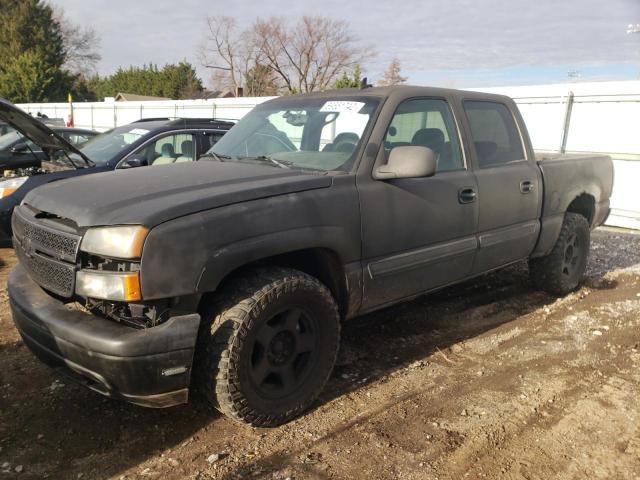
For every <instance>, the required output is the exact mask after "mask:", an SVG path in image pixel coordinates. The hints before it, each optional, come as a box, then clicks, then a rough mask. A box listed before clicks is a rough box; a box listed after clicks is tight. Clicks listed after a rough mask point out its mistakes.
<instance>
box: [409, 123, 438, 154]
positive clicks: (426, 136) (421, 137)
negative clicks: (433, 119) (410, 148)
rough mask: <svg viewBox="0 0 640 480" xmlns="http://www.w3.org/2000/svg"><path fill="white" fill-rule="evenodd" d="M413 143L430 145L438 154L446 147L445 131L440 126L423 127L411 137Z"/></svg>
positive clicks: (424, 145)
mask: <svg viewBox="0 0 640 480" xmlns="http://www.w3.org/2000/svg"><path fill="white" fill-rule="evenodd" d="M411 145H418V146H422V147H429V148H430V149H431V150H433V152H434V153H435V154H436V156H437V155H440V153H442V149H443V148H444V133H442V130H440V129H439V128H421V129H420V130H418V131H417V132H416V133H415V134H414V135H413V138H412V139H411Z"/></svg>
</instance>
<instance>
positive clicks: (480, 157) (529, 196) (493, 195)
mask: <svg viewBox="0 0 640 480" xmlns="http://www.w3.org/2000/svg"><path fill="white" fill-rule="evenodd" d="M463 109H464V112H465V115H466V119H467V123H468V127H469V132H470V135H471V139H472V142H471V144H472V145H471V146H472V151H474V157H475V158H474V161H475V176H476V181H477V185H478V203H479V216H478V240H479V251H478V254H477V255H476V261H475V264H474V268H473V273H480V272H484V271H487V270H491V269H494V268H497V267H500V266H502V265H506V264H508V263H511V262H513V261H516V260H519V259H522V258H525V257H527V256H528V255H529V254H530V253H531V251H532V250H533V248H534V246H535V244H536V241H537V239H538V233H539V231H540V222H539V218H540V206H541V205H540V203H541V200H540V199H541V178H540V177H541V175H540V169H539V168H538V166H537V165H536V163H535V160H534V159H532V158H527V151H526V149H525V144H524V140H523V138H522V135H521V132H520V129H519V128H518V124H517V123H516V120H515V117H514V112H512V111H511V110H510V108H509V107H508V106H507V104H503V103H499V102H493V101H484V100H483V101H478V100H466V101H464V102H463Z"/></svg>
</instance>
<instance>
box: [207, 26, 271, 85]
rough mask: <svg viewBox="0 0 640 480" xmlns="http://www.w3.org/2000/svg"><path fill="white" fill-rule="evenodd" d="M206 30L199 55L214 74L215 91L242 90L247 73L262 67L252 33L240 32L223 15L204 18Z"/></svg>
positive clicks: (248, 31) (212, 78) (247, 31)
mask: <svg viewBox="0 0 640 480" xmlns="http://www.w3.org/2000/svg"><path fill="white" fill-rule="evenodd" d="M207 29H208V33H207V38H206V40H205V42H204V43H203V44H202V45H201V46H200V48H199V52H198V54H199V57H200V63H201V64H202V65H203V66H204V67H206V68H210V69H212V70H213V74H212V76H211V80H212V82H213V84H214V86H215V87H216V88H219V89H220V90H224V89H231V90H234V89H235V88H237V87H242V86H243V81H244V79H245V78H246V77H247V75H248V74H249V72H251V71H252V70H253V69H254V68H255V67H256V65H260V64H261V62H260V58H261V53H260V51H259V50H258V49H257V48H256V42H255V40H254V37H253V34H252V31H251V30H244V31H240V30H239V29H238V23H237V21H236V19H235V18H233V17H227V16H224V15H214V16H210V17H207ZM246 93H247V94H249V95H261V93H260V92H253V91H252V92H246Z"/></svg>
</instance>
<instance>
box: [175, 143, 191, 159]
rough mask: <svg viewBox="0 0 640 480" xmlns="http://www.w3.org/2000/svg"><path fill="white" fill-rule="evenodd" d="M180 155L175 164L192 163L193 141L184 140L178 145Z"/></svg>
mask: <svg viewBox="0 0 640 480" xmlns="http://www.w3.org/2000/svg"><path fill="white" fill-rule="evenodd" d="M180 148H181V149H182V154H181V155H180V156H179V157H178V158H176V163H182V162H193V141H192V140H185V141H184V142H182V143H181V144H180Z"/></svg>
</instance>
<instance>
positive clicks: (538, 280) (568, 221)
mask: <svg viewBox="0 0 640 480" xmlns="http://www.w3.org/2000/svg"><path fill="white" fill-rule="evenodd" d="M590 238H591V234H590V231H589V223H588V222H587V219H586V218H584V217H583V216H582V215H580V214H578V213H571V212H568V213H566V214H565V216H564V221H563V223H562V229H561V230H560V235H559V236H558V240H557V241H556V244H555V245H554V247H553V250H551V253H549V254H548V255H546V256H544V257H539V258H532V259H530V260H529V275H530V276H531V280H532V282H533V284H534V285H535V287H536V288H538V289H540V290H544V291H546V292H548V293H551V294H553V295H566V294H567V293H569V292H571V291H573V290H574V289H575V288H576V287H577V286H578V285H579V284H580V281H581V280H582V276H583V275H584V271H585V269H586V267H587V259H588V256H589V243H590ZM572 259H573V260H575V262H572V261H571V260H572Z"/></svg>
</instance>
